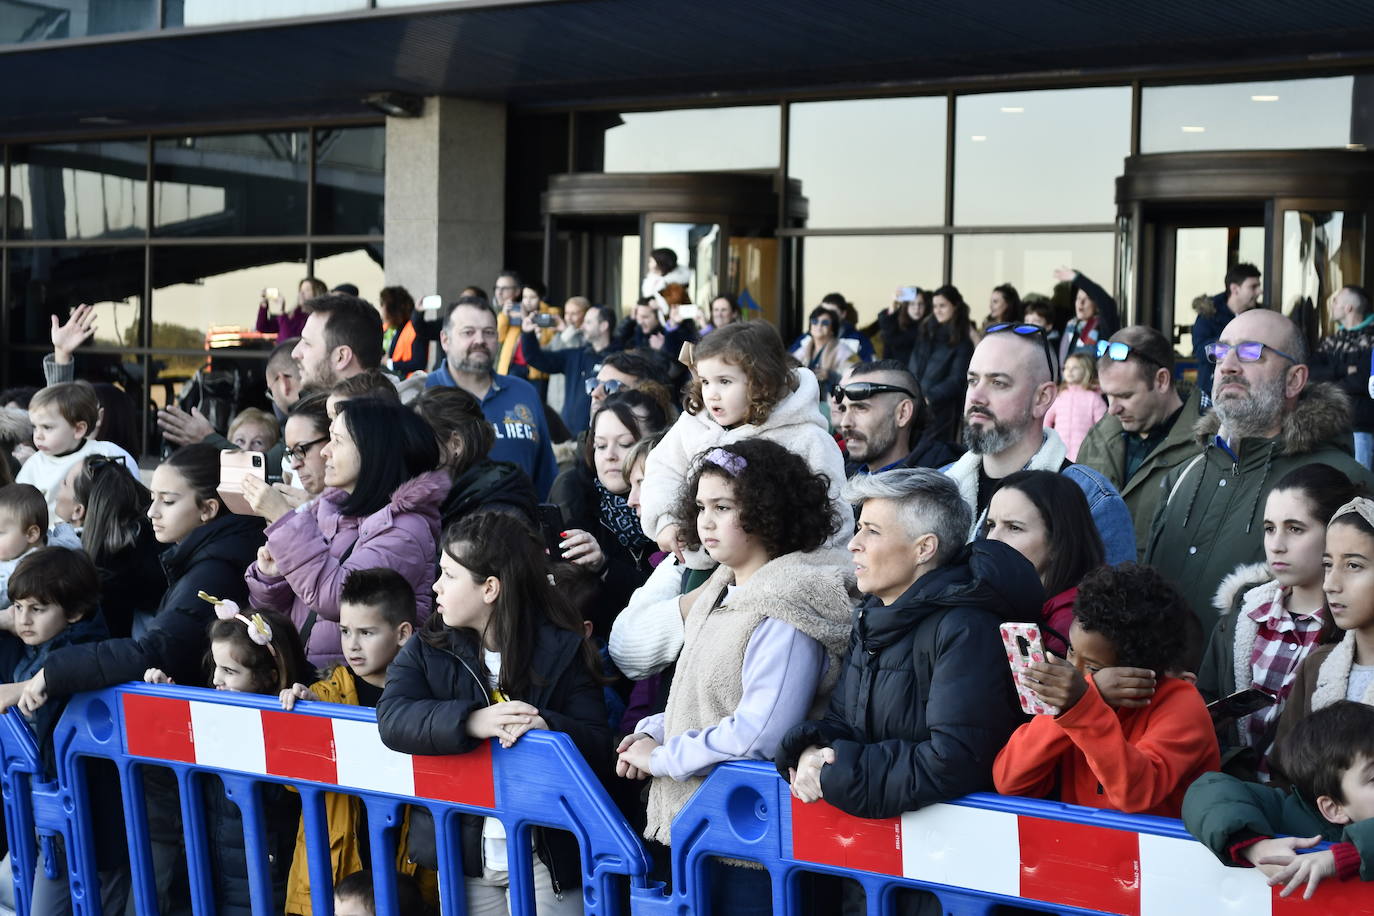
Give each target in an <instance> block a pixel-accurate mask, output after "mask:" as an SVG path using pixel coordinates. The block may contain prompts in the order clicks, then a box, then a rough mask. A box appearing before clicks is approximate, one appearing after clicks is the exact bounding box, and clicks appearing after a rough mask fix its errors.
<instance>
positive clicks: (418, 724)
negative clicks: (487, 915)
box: [377, 512, 612, 913]
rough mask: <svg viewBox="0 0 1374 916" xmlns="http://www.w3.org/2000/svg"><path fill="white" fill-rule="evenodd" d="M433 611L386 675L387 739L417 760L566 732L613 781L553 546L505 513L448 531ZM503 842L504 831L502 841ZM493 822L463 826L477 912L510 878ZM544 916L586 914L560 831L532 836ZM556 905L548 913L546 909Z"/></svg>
mask: <svg viewBox="0 0 1374 916" xmlns="http://www.w3.org/2000/svg"><path fill="white" fill-rule="evenodd" d="M434 593H435V595H436V600H435V613H434V614H433V615H432V616H431V617H430V618H429V620H428V621H427V622H426V624H425V626H424V628H423V629H422V630H421V632H420V633H419V634H418V636H417V638H415V639H411V640H410V641H409V642H407V643H406V645H405V647H404V648H402V650H401V653H400V654H399V655H398V656H396V660H395V661H393V662H392V663H391V666H390V668H388V670H387V682H386V689H385V690H384V691H383V692H382V698H381V701H380V702H379V703H378V704H377V727H378V729H379V731H380V733H381V737H382V741H383V742H384V743H385V744H386V745H387V747H390V748H392V749H394V750H397V751H401V752H403V753H407V754H464V753H467V752H468V751H472V750H475V749H476V748H478V747H479V746H480V745H481V744H482V743H483V742H484V741H487V740H489V739H491V738H496V739H497V740H499V741H500V743H501V745H502V746H503V747H510V746H511V745H512V744H514V743H515V742H516V741H517V740H518V739H519V738H520V736H521V735H523V734H524V733H525V732H526V731H528V730H530V729H532V728H541V729H548V730H551V731H561V732H564V733H565V734H567V735H568V736H569V737H570V738H572V740H573V743H574V744H576V745H577V749H578V750H579V751H581V752H582V755H583V756H584V757H585V758H586V759H587V761H588V763H590V764H591V766H592V768H593V770H594V771H596V772H597V773H598V775H601V776H604V775H608V774H609V772H610V763H611V747H612V742H611V730H610V727H609V726H608V725H607V723H606V703H605V700H604V699H603V696H602V689H601V683H600V678H599V676H598V674H597V670H598V661H597V657H596V653H595V651H594V650H593V649H592V647H591V644H590V643H589V642H588V641H587V640H586V638H585V637H583V635H582V622H581V621H580V620H578V619H577V616H576V615H575V614H574V613H573V612H572V608H571V607H570V606H569V605H568V603H567V602H566V600H564V598H563V597H562V596H561V595H560V594H559V593H558V592H557V591H555V590H554V588H553V586H552V584H551V583H550V581H549V578H548V563H547V559H546V557H545V555H544V547H543V544H542V543H541V542H540V540H539V539H538V538H537V537H535V535H534V534H533V533H532V532H531V530H530V529H529V528H528V526H526V525H524V524H523V523H521V522H520V521H518V520H517V519H515V518H513V517H511V516H509V515H506V514H503V513H495V512H482V513H478V514H476V515H472V516H470V517H468V518H466V519H463V520H462V521H460V522H458V523H457V524H455V525H454V526H453V527H451V528H450V529H449V530H448V531H447V532H445V535H444V545H443V552H442V553H441V555H440V576H439V579H438V580H437V581H436V582H435V584H434ZM502 836H503V834H502ZM497 839H498V837H497V836H496V832H495V831H493V830H492V828H491V825H490V824H489V823H488V822H487V819H486V818H481V817H476V816H468V815H464V816H463V818H462V855H463V874H464V875H466V876H467V877H468V881H467V896H468V903H469V907H470V908H471V907H473V906H474V905H480V904H482V903H483V902H486V901H487V900H488V899H489V898H491V897H493V896H495V895H496V894H500V895H502V898H501V899H502V900H503V901H504V893H505V885H504V884H503V883H502V880H504V879H500V878H493V877H492V875H491V873H492V872H498V873H499V872H503V871H506V870H507V863H506V861H505V859H504V857H501V859H500V861H490V860H489V859H488V852H487V851H488V850H492V849H494V848H499V847H498V845H497V844H496V843H495V841H496V840H497ZM534 843H535V852H536V854H537V856H538V861H537V862H536V863H535V869H534V884H535V896H536V900H537V901H538V905H539V912H541V913H545V912H557V911H558V909H559V908H560V907H562V906H565V905H570V904H565V900H566V901H570V903H575V904H576V905H577V906H578V910H577V912H581V909H580V907H581V895H580V894H578V893H577V892H576V890H575V889H576V887H577V886H578V885H579V884H580V883H581V880H582V879H581V875H582V870H581V867H580V859H579V853H578V850H577V844H576V842H574V841H573V840H572V838H571V837H569V836H567V835H566V834H563V833H559V832H557V831H546V830H541V829H536V830H535V831H534ZM546 907H547V908H548V909H547V910H546Z"/></svg>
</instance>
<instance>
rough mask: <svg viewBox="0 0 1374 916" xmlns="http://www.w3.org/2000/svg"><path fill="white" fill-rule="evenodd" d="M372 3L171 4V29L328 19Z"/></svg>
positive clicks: (195, 0)
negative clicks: (297, 19)
mask: <svg viewBox="0 0 1374 916" xmlns="http://www.w3.org/2000/svg"><path fill="white" fill-rule="evenodd" d="M367 8H368V0H272V2H271V3H225V2H224V0H168V2H167V25H168V26H180V25H186V26H195V25H222V24H224V23H229V22H260V21H262V20H264V19H284V18H287V17H294V16H324V15H328V14H330V13H347V12H351V11H353V10H365V9H367Z"/></svg>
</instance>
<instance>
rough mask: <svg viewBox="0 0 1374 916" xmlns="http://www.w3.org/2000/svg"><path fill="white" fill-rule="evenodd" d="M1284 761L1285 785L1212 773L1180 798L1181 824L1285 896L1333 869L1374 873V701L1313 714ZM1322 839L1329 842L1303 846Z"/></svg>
mask: <svg viewBox="0 0 1374 916" xmlns="http://www.w3.org/2000/svg"><path fill="white" fill-rule="evenodd" d="M1283 759H1284V764H1285V768H1286V769H1287V772H1288V775H1289V777H1290V778H1291V779H1292V780H1293V788H1292V789H1291V790H1289V791H1284V790H1283V789H1279V788H1275V787H1274V786H1263V785H1260V784H1258V783H1250V782H1241V781H1240V780H1239V779H1236V778H1235V777H1234V776H1227V775H1225V774H1223V773H1208V774H1207V775H1205V776H1203V777H1202V778H1201V779H1199V780H1198V781H1197V782H1195V783H1193V785H1192V787H1191V788H1189V789H1188V794H1187V795H1186V796H1185V797H1184V799H1183V825H1184V826H1185V827H1187V828H1188V832H1189V833H1191V834H1192V835H1193V836H1195V837H1197V839H1198V841H1199V842H1201V843H1202V844H1204V845H1205V846H1206V847H1207V848H1208V849H1210V850H1212V852H1213V853H1215V854H1216V856H1217V858H1219V859H1221V861H1222V862H1223V863H1224V864H1226V865H1236V866H1240V867H1242V868H1244V867H1249V866H1255V867H1257V868H1259V869H1261V870H1262V871H1264V873H1265V874H1266V875H1268V876H1269V883H1270V884H1274V885H1277V884H1286V885H1287V886H1286V887H1285V888H1284V889H1283V896H1285V897H1286V896H1288V894H1289V893H1290V892H1291V891H1292V890H1293V889H1294V888H1296V887H1297V886H1298V885H1299V884H1302V883H1303V882H1304V881H1306V882H1307V890H1306V891H1305V892H1304V894H1303V897H1304V898H1308V899H1310V898H1311V897H1312V894H1313V892H1314V891H1316V889H1317V885H1319V884H1320V883H1321V882H1322V881H1323V880H1325V879H1327V878H1330V877H1335V878H1336V879H1338V880H1341V881H1345V880H1347V879H1350V878H1354V877H1356V876H1358V877H1360V878H1361V879H1362V880H1365V881H1374V706H1367V705H1365V704H1363V703H1352V702H1351V701H1349V700H1340V701H1337V702H1335V703H1332V704H1331V705H1330V706H1327V707H1325V708H1323V709H1320V710H1318V711H1317V712H1314V713H1312V715H1310V716H1308V717H1307V718H1305V719H1303V720H1302V721H1301V722H1299V723H1298V724H1297V726H1296V727H1294V729H1293V731H1292V733H1290V734H1289V735H1288V737H1287V738H1286V739H1285V741H1284V758H1283ZM1277 834H1290V835H1289V836H1283V837H1280V836H1277ZM1303 837H1306V839H1302V838H1303ZM1323 840H1327V841H1330V842H1332V843H1335V845H1334V846H1332V847H1331V848H1330V849H1326V850H1323V851H1322V852H1313V853H1307V854H1305V855H1300V854H1299V852H1300V851H1301V850H1304V849H1308V848H1310V847H1312V846H1315V845H1317V844H1318V843H1320V842H1321V841H1323Z"/></svg>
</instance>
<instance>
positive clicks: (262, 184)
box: [153, 131, 309, 237]
mask: <svg viewBox="0 0 1374 916" xmlns="http://www.w3.org/2000/svg"><path fill="white" fill-rule="evenodd" d="M308 149H309V143H308V137H307V134H306V132H305V131H264V132H262V133H256V134H217V135H213V136H204V137H171V138H167V139H161V140H157V141H155V142H154V144H153V178H154V181H155V184H154V187H153V234H154V235H159V236H174V237H186V236H197V237H198V236H247V235H304V234H305V231H306V226H305V208H306V184H307V181H308V178H309V164H308V162H307V161H306V157H307V155H308V152H307V151H308Z"/></svg>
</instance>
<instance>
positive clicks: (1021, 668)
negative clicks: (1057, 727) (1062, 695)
mask: <svg viewBox="0 0 1374 916" xmlns="http://www.w3.org/2000/svg"><path fill="white" fill-rule="evenodd" d="M998 629H999V630H1000V631H1001V633H1002V645H1003V646H1005V647H1006V650H1007V663H1008V664H1010V665H1011V674H1012V679H1013V680H1014V681H1015V683H1016V697H1017V699H1019V700H1020V701H1021V708H1022V709H1023V710H1024V711H1025V712H1027V713H1029V714H1030V715H1033V716H1037V715H1047V716H1055V715H1058V714H1059V707H1057V706H1051V705H1049V704H1048V703H1046V702H1045V701H1044V700H1041V699H1040V697H1038V696H1036V695H1035V693H1034V691H1032V690H1031V689H1030V687H1029V686H1028V685H1027V684H1026V683H1025V678H1024V677H1022V674H1023V673H1024V672H1025V670H1026V666H1027V665H1029V664H1030V663H1031V662H1043V661H1045V641H1044V640H1043V639H1041V638H1040V628H1039V627H1038V626H1036V625H1035V624H1033V623H1004V624H1002V625H1001V626H1000V627H999V628H998Z"/></svg>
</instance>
